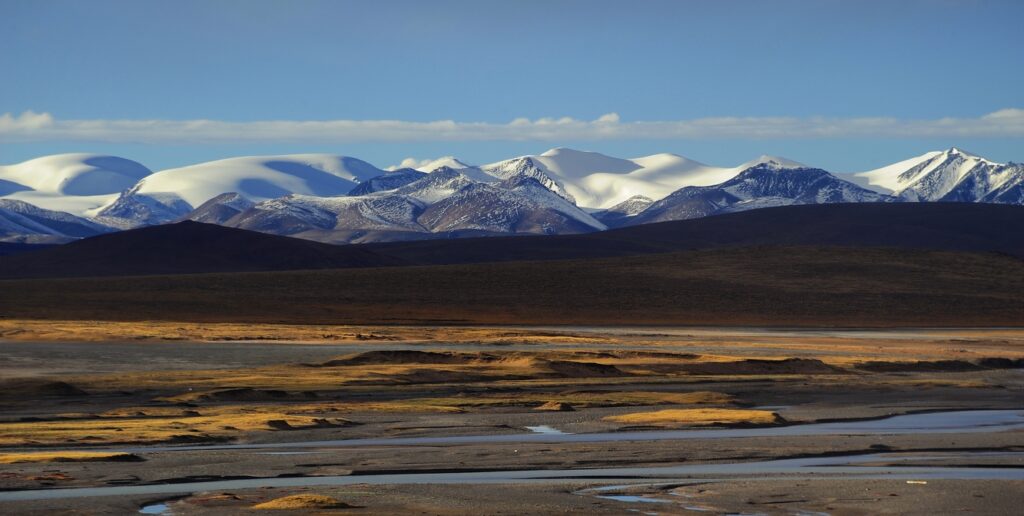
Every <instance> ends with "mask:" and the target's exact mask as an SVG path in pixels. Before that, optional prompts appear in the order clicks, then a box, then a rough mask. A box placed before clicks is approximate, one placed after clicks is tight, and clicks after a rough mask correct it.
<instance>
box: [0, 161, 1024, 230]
mask: <svg viewBox="0 0 1024 516" xmlns="http://www.w3.org/2000/svg"><path fill="white" fill-rule="evenodd" d="M863 202H872V203H877V202H980V203H997V204H1024V165H1021V164H1016V163H1007V164H1002V163H996V162H993V161H990V160H987V159H985V158H982V157H980V156H976V155H973V154H970V153H967V152H965V151H962V150H960V149H958V148H951V149H948V150H946V151H940V152H930V153H927V154H924V155H921V156H918V157H915V158H911V159H909V160H904V161H901V162H899V163H895V164H892V165H889V166H886V167H882V168H879V169H876V170H870V171H866V172H859V173H852V174H833V173H830V172H828V171H825V170H822V169H819V168H813V167H809V166H806V165H803V164H801V163H798V162H794V161H791V160H787V159H784V158H779V157H773V156H762V157H760V158H758V159H755V160H751V161H748V162H746V163H743V164H741V165H738V166H735V167H714V166H709V165H705V164H703V163H699V162H697V161H694V160H690V159H687V158H684V157H682V156H677V155H674V154H656V155H652V156H646V157H641V158H634V159H620V158H615V157H611V156H606V155H603V154H599V153H596V152H583V151H577V150H572V149H566V148H556V149H552V150H549V151H547V152H544V153H542V154H539V155H531V156H521V157H517V158H512V159H508V160H504V161H499V162H496V163H491V164H485V165H480V166H473V165H468V164H466V163H465V162H463V161H460V160H458V159H456V158H453V157H446V158H441V159H439V160H435V161H433V162H431V163H426V164H423V165H421V166H419V167H417V168H416V169H413V168H399V169H394V170H385V169H380V168H377V167H375V166H374V165H372V164H370V163H368V162H366V161H362V160H359V159H356V158H353V157H348V156H338V155H327V154H298V155H285V156H258V157H238V158H229V159H223V160H218V161H211V162H207V163H200V164H196V165H191V166H186V167H180V168H174V169H168V170H162V171H158V172H153V171H151V170H150V169H148V168H147V167H145V166H144V165H142V164H140V163H137V162H135V161H132V160H128V159H125V158H119V157H114V156H102V155H93V154H61V155H54V156H45V157H41V158H37V159H33V160H30V161H26V162H23V163H19V164H15V165H9V166H0V242H4V241H6V242H23V243H62V242H67V241H72V240H75V239H79V238H83V237H88V236H94V235H99V234H103V233H109V232H113V231H120V230H125V229H131V228H139V227H145V226H152V225H159V224H166V223H170V222H176V221H182V220H193V221H198V222H206V223H212V224H218V225H223V226H227V227H234V228H240V229H249V230H255V231H260V232H265V233H271V234H277V235H289V236H296V237H300V238H305V239H309V240H317V241H321V242H327V243H366V242H387V241H406V240H422V239H439V238H455V237H467V236H493V235H509V234H549V235H550V234H574V233H587V232H593V231H602V230H606V229H608V228H614V227H623V226H631V225H638V224H647V223H653V222H663V221H671V220H685V219H693V218H699V217H705V216H709V215H717V214H722V213H730V212H737V211H746V210H752V209H757V208H765V207H776V206H786V205H794V204H831V203H863Z"/></svg>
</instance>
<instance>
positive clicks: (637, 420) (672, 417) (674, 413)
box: [604, 408, 781, 426]
mask: <svg viewBox="0 0 1024 516" xmlns="http://www.w3.org/2000/svg"><path fill="white" fill-rule="evenodd" d="M604 420H605V421H611V422H613V423H626V424H640V425H665V426H706V425H736V424H754V425H765V424H772V423H778V422H781V418H780V417H779V415H778V414H776V413H774V412H771V411H768V410H740V409H720V408H700V409H668V410H658V411H655V412H634V413H632V414H622V415H618V416H608V417H606V418H604Z"/></svg>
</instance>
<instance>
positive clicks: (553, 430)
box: [526, 425, 569, 435]
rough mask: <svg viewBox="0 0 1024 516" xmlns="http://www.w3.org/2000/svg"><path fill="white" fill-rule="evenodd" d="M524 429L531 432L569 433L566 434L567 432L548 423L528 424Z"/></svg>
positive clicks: (547, 433)
mask: <svg viewBox="0 0 1024 516" xmlns="http://www.w3.org/2000/svg"><path fill="white" fill-rule="evenodd" d="M526 429H527V430H529V431H531V432H533V433H535V434H544V435H569V434H567V433H565V432H563V431H561V430H559V429H557V428H555V427H552V426H548V425H538V426H528V427H526Z"/></svg>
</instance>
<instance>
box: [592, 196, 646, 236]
mask: <svg viewBox="0 0 1024 516" xmlns="http://www.w3.org/2000/svg"><path fill="white" fill-rule="evenodd" d="M651 204H654V199H651V198H650V197H645V196H643V195H634V196H633V197H630V198H629V199H626V200H625V201H622V202H620V203H619V204H616V205H615V206H612V207H611V208H608V209H607V210H599V211H595V212H594V213H592V215H593V216H594V218H595V219H597V220H599V221H601V223H603V224H604V225H606V226H608V227H610V228H615V227H619V226H623V225H626V223H627V221H629V220H630V219H631V218H633V217H635V216H637V215H639V214H640V213H642V212H643V211H644V210H646V209H647V208H648V207H650V206H651Z"/></svg>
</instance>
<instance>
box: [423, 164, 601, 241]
mask: <svg viewBox="0 0 1024 516" xmlns="http://www.w3.org/2000/svg"><path fill="white" fill-rule="evenodd" d="M419 220H420V222H421V223H422V224H423V225H424V226H425V227H428V228H430V230H431V231H434V232H437V231H456V230H479V231H487V232H491V233H537V234H562V233H583V232H589V231H599V230H603V229H606V226H605V225H604V224H602V223H601V222H599V221H597V220H596V219H594V218H593V217H592V216H590V215H589V214H587V213H585V212H584V211H583V210H581V209H579V208H577V207H576V206H575V205H574V204H571V203H570V202H568V201H567V200H565V199H563V198H562V197H560V196H558V195H556V194H555V193H554V192H552V191H551V190H550V189H548V188H547V187H545V186H544V185H542V184H541V183H540V182H539V181H537V179H536V178H533V177H523V176H515V177H512V178H510V179H507V180H505V181H503V182H501V183H499V184H497V185H491V184H487V183H473V184H470V185H468V186H466V187H464V188H462V189H460V190H459V191H458V192H456V193H454V194H452V195H450V196H448V197H446V198H445V199H442V200H441V201H439V202H437V203H434V204H433V205H431V206H430V207H428V208H427V209H426V210H424V212H423V214H422V215H421V216H420V218H419Z"/></svg>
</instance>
